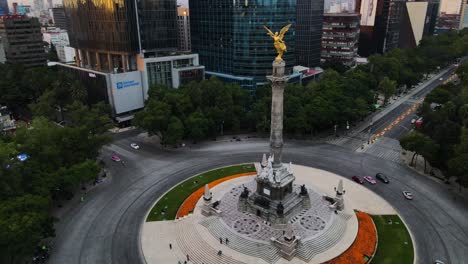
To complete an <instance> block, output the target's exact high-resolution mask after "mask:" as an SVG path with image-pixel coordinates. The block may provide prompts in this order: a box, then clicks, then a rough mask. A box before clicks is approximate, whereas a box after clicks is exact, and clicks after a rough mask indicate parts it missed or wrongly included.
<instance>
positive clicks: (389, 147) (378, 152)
mask: <svg viewBox="0 0 468 264" xmlns="http://www.w3.org/2000/svg"><path fill="white" fill-rule="evenodd" d="M401 151H402V148H401V146H400V142H399V141H398V140H396V139H393V138H387V137H381V138H380V139H379V140H378V141H377V142H375V143H373V144H371V145H369V146H368V147H367V148H366V149H365V150H364V151H363V152H365V153H367V154H370V155H373V156H377V157H379V158H382V159H386V160H390V161H393V162H402V161H401Z"/></svg>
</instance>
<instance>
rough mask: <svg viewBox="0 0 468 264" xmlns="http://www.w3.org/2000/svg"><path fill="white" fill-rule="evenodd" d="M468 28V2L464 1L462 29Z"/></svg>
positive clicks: (461, 15)
mask: <svg viewBox="0 0 468 264" xmlns="http://www.w3.org/2000/svg"><path fill="white" fill-rule="evenodd" d="M463 28H468V0H463V3H462V7H461V14H460V29H463Z"/></svg>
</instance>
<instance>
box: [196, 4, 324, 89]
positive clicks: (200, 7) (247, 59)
mask: <svg viewBox="0 0 468 264" xmlns="http://www.w3.org/2000/svg"><path fill="white" fill-rule="evenodd" d="M287 24H292V27H291V28H290V29H289V31H288V32H287V33H286V35H285V37H284V41H285V42H286V45H287V52H286V53H285V54H284V55H283V59H284V61H285V62H286V68H287V69H286V70H287V71H291V69H292V66H293V65H295V56H294V54H295V27H296V1H295V0H253V1H248V0H244V1H238V0H234V1H218V0H191V1H190V27H191V33H192V51H193V52H195V53H198V54H199V56H200V64H202V65H204V66H205V68H206V70H207V71H208V72H213V73H219V74H220V75H222V76H224V77H226V78H227V79H229V78H231V79H232V80H236V79H242V80H246V79H249V80H251V83H252V85H251V86H252V87H246V88H251V89H255V87H254V86H255V85H256V84H257V83H265V82H266V78H265V76H266V75H267V74H271V69H272V62H273V60H274V59H275V57H276V51H275V49H274V47H273V39H271V38H270V37H269V36H268V35H267V33H266V31H265V30H264V29H263V28H262V26H263V25H266V26H267V27H269V28H270V29H271V31H273V32H276V31H278V32H279V31H280V30H281V28H282V27H284V26H286V25H287ZM319 45H320V41H319ZM319 49H320V47H319ZM319 56H320V53H319ZM243 86H244V85H243ZM244 87H245V86H244Z"/></svg>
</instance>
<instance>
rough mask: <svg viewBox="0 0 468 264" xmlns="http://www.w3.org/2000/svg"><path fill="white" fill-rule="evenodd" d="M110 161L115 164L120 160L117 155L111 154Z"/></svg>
mask: <svg viewBox="0 0 468 264" xmlns="http://www.w3.org/2000/svg"><path fill="white" fill-rule="evenodd" d="M111 160H113V161H116V162H119V161H121V160H122V159H121V158H120V157H119V156H117V155H115V154H112V156H111Z"/></svg>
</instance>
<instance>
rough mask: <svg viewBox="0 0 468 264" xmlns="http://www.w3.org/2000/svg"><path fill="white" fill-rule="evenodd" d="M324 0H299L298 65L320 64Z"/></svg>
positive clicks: (297, 25) (297, 26)
mask: <svg viewBox="0 0 468 264" xmlns="http://www.w3.org/2000/svg"><path fill="white" fill-rule="evenodd" d="M323 4H324V3H323V0H297V22H296V61H297V64H298V65H301V66H305V67H315V66H318V65H319V64H320V53H321V48H322V24H323Z"/></svg>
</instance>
